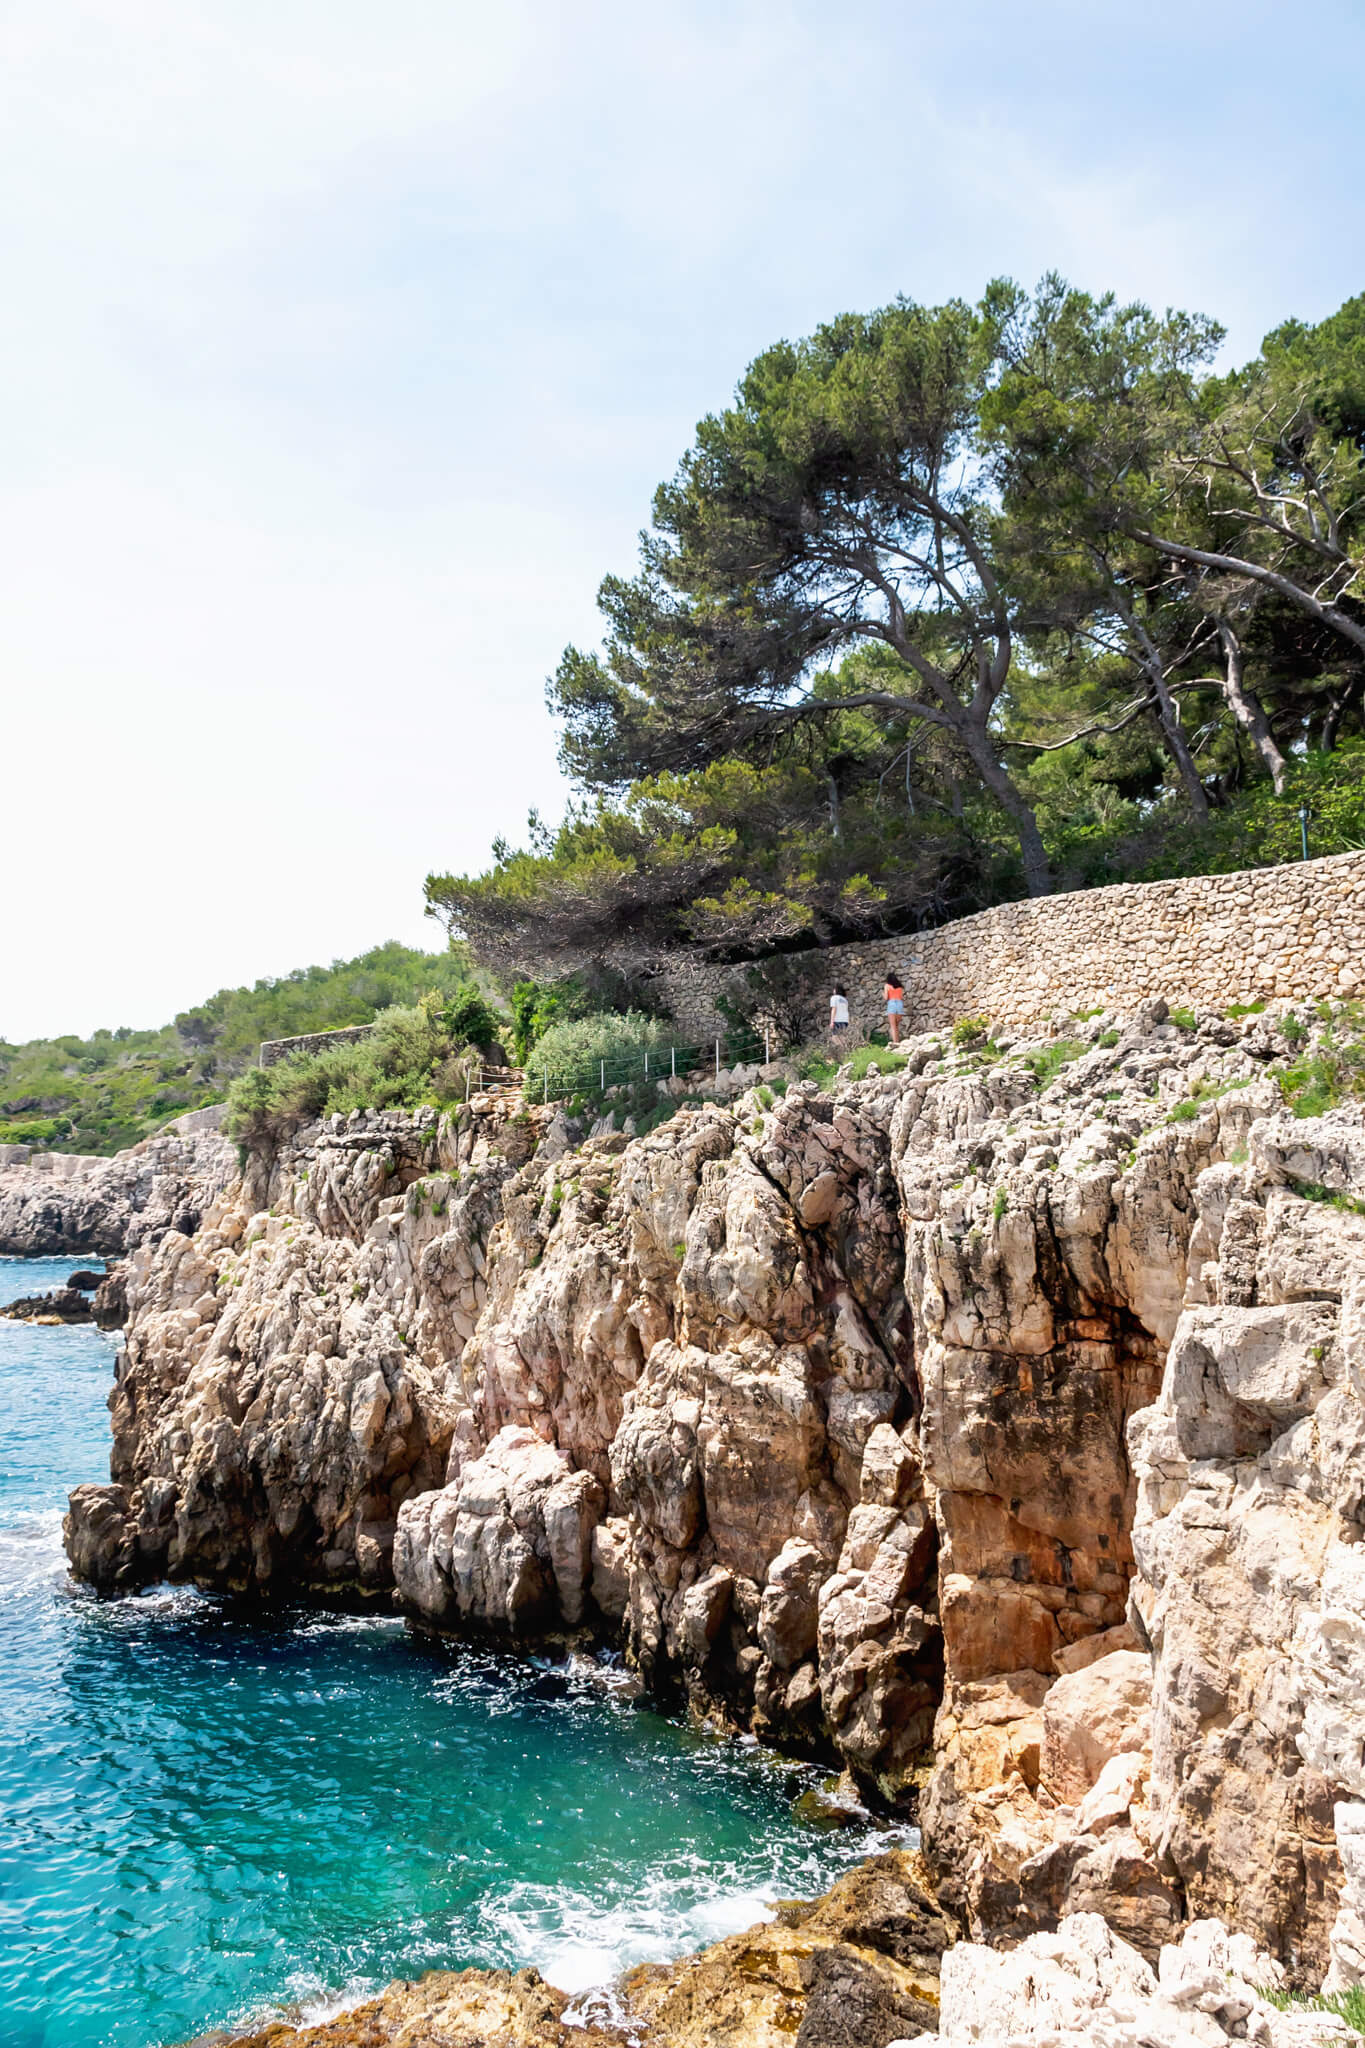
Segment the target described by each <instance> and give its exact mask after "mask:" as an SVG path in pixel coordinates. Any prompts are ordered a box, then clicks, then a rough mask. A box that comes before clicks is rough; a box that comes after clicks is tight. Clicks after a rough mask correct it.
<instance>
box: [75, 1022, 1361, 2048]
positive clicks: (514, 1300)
mask: <svg viewBox="0 0 1365 2048" xmlns="http://www.w3.org/2000/svg"><path fill="white" fill-rule="evenodd" d="M1066 1029H1067V1030H1068V1031H1069V1032H1071V1033H1072V1034H1073V1041H1072V1042H1071V1043H1070V1044H1064V1045H1058V1044H1056V1043H1052V1044H1048V1043H1047V1042H1043V1043H1034V1044H1025V1043H1022V1042H1021V1043H1008V1042H1006V1043H1002V1044H999V1045H996V1046H990V1047H987V1048H985V1049H983V1050H979V1051H975V1052H973V1051H970V1050H968V1051H958V1050H954V1049H953V1048H952V1046H951V1045H950V1044H949V1043H948V1042H947V1041H946V1040H945V1039H943V1038H937V1037H927V1038H922V1039H920V1040H917V1041H915V1042H914V1043H913V1044H912V1045H911V1047H910V1048H909V1054H908V1057H907V1060H906V1062H905V1071H904V1073H903V1074H898V1075H896V1076H893V1077H887V1078H872V1079H869V1080H868V1081H866V1082H863V1083H861V1084H851V1083H850V1084H847V1085H844V1086H841V1087H840V1088H839V1089H838V1090H837V1091H836V1092H835V1093H834V1094H833V1095H832V1096H828V1095H822V1094H820V1093H819V1091H818V1090H816V1089H815V1088H814V1087H813V1086H812V1085H809V1084H804V1085H797V1086H795V1087H793V1088H791V1089H789V1090H788V1091H787V1093H786V1094H785V1096H783V1097H781V1098H778V1099H774V1098H773V1097H772V1096H771V1095H770V1094H769V1093H768V1092H767V1091H763V1090H755V1091H753V1092H751V1093H750V1094H748V1095H746V1096H744V1097H742V1098H741V1099H740V1100H739V1101H738V1102H737V1103H735V1104H732V1105H730V1106H729V1107H721V1106H719V1105H708V1106H707V1107H705V1108H702V1109H700V1110H695V1111H682V1112H680V1113H679V1115H678V1116H677V1117H675V1118H674V1119H673V1121H672V1122H671V1123H669V1124H668V1125H666V1126H664V1127H663V1128H662V1129H660V1130H658V1131H655V1132H653V1133H652V1134H650V1135H649V1136H648V1137H646V1138H644V1139H641V1140H637V1141H633V1142H630V1143H627V1142H626V1141H625V1140H624V1139H623V1138H621V1137H620V1136H614V1137H608V1138H605V1139H597V1140H593V1141H589V1142H587V1143H582V1144H575V1143H574V1134H573V1133H572V1132H571V1131H569V1130H568V1129H567V1128H566V1127H565V1125H564V1124H563V1122H562V1119H555V1118H552V1117H551V1116H550V1115H549V1114H548V1113H547V1112H541V1111H536V1112H525V1113H523V1114H522V1116H521V1117H519V1118H515V1119H509V1118H508V1117H507V1116H506V1114H505V1111H501V1110H499V1109H498V1108H497V1106H496V1105H485V1106H483V1107H482V1108H480V1107H479V1105H477V1104H476V1105H475V1107H474V1108H473V1110H471V1111H470V1112H469V1113H462V1114H461V1115H460V1116H458V1117H456V1118H454V1119H437V1118H436V1116H435V1115H434V1113H433V1114H426V1113H422V1114H419V1115H417V1116H415V1117H407V1116H400V1115H396V1114H372V1115H369V1116H365V1115H357V1116H355V1117H352V1118H350V1119H347V1120H346V1121H344V1122H343V1121H342V1120H340V1119H332V1120H331V1122H330V1123H328V1124H327V1125H325V1126H321V1127H318V1126H314V1127H312V1128H310V1129H307V1130H302V1131H300V1132H299V1133H298V1134H297V1136H296V1139H295V1141H294V1143H293V1144H292V1145H291V1146H290V1147H289V1148H288V1149H287V1150H285V1151H284V1152H282V1153H281V1154H280V1155H279V1156H277V1157H274V1158H270V1159H264V1158H253V1159H251V1160H250V1161H248V1164H247V1170H246V1172H245V1175H244V1176H243V1177H241V1178H240V1179H238V1178H232V1179H230V1180H229V1181H228V1182H225V1183H223V1184H221V1185H218V1186H216V1187H211V1188H210V1189H209V1191H208V1192H206V1193H205V1195H204V1198H203V1200H202V1201H200V1200H199V1199H198V1197H197V1195H196V1197H195V1200H194V1204H193V1206H194V1207H195V1208H196V1209H197V1210H198V1217H197V1227H196V1228H194V1229H193V1230H179V1229H176V1228H169V1229H167V1230H166V1231H165V1232H164V1234H162V1235H161V1236H160V1237H159V1240H158V1241H156V1242H152V1241H151V1239H150V1237H149V1238H148V1239H147V1240H146V1241H144V1242H142V1243H141V1244H139V1245H138V1246H137V1247H136V1248H135V1249H134V1250H133V1251H132V1253H131V1255H130V1256H129V1257H128V1259H127V1260H126V1262H125V1265H124V1267H123V1269H122V1272H123V1279H124V1285H125V1290H126V1297H127V1305H128V1334H127V1346H126V1350H125V1352H124V1354H123V1356H122V1358H121V1361H120V1364H119V1368H118V1384H117V1387H116V1389H115V1392H114V1395H113V1397H112V1401H111V1408H112V1413H113V1423H114V1451H113V1459H112V1469H111V1478H112V1484H111V1485H109V1486H103V1487H100V1486H88V1487H82V1488H80V1489H78V1491H77V1492H76V1494H75V1495H73V1498H72V1504H71V1513H70V1515H69V1517H68V1524H67V1539H68V1549H69V1552H70V1555H71V1558H72V1562H73V1565H74V1566H75V1568H76V1569H77V1570H78V1571H79V1572H80V1573H81V1574H82V1575H83V1576H85V1577H87V1578H89V1579H90V1580H92V1581H93V1582H94V1583H95V1584H97V1585H100V1586H103V1587H105V1588H107V1589H110V1590H118V1589H120V1588H124V1587H130V1586H135V1585H137V1584H139V1583H144V1582H146V1581H148V1580H151V1579H154V1578H157V1577H159V1576H163V1575H169V1576H171V1577H173V1578H182V1579H190V1580H196V1581H198V1582H200V1583H202V1584H205V1585H211V1586H221V1587H232V1588H236V1589H242V1590H252V1591H256V1592H259V1593H263V1594H265V1593H273V1592H277V1591H291V1592H299V1591H303V1592H306V1593H309V1594H311V1595H314V1596H320V1597H327V1598H358V1597H359V1598H366V1597H367V1598H375V1599H390V1598H396V1599H397V1601H398V1602H399V1604H400V1605H401V1606H402V1607H403V1609H404V1610H405V1611H406V1612H407V1613H408V1614H409V1615H410V1616H411V1617H412V1618H413V1619H414V1620H415V1621H416V1622H418V1623H419V1624H420V1625H421V1626H424V1627H428V1628H434V1629H442V1630H447V1631H450V1632H452V1633H456V1634H474V1633H483V1634H486V1635H492V1636H494V1637H497V1638H500V1639H502V1640H506V1641H514V1642H515V1641H522V1642H526V1641H531V1640H544V1639H546V1638H551V1639H553V1638H555V1637H559V1638H564V1637H567V1636H572V1635H573V1634H574V1633H575V1632H579V1631H583V1632H587V1633H589V1634H593V1635H596V1636H598V1637H603V1636H605V1637H609V1638H612V1639H614V1640H617V1641H620V1642H621V1643H623V1644H624V1645H625V1647H626V1649H627V1652H628V1654H629V1656H630V1658H631V1660H632V1661H633V1663H634V1664H635V1665H636V1667H637V1668H638V1669H639V1670H640V1671H641V1672H642V1674H643V1675H644V1676H645V1677H646V1679H647V1680H648V1681H649V1682H650V1683H651V1684H652V1685H654V1686H655V1687H656V1688H658V1689H659V1690H661V1691H663V1692H665V1693H667V1692H669V1691H672V1692H674V1693H676V1694H677V1695H679V1696H682V1697H685V1698H686V1699H687V1700H688V1701H689V1702H690V1704H691V1705H692V1707H693V1709H694V1710H695V1711H697V1712H699V1713H703V1714H709V1715H713V1716H715V1717H717V1718H721V1719H724V1720H725V1721H727V1722H730V1723H733V1724H740V1725H744V1726H747V1727H751V1728H753V1729H755V1730H756V1731H757V1732H759V1733H760V1734H761V1735H763V1736H765V1737H766V1738H767V1739H770V1740H773V1741H776V1742H780V1743H783V1744H786V1745H790V1746H791V1747H793V1748H796V1749H799V1750H803V1751H805V1752H806V1753H808V1754H829V1755H831V1756H833V1757H835V1758H837V1759H838V1760H839V1761H841V1762H842V1763H843V1764H845V1765H846V1766H847V1767H848V1768H849V1769H851V1770H852V1771H853V1772H854V1773H855V1774H856V1776H857V1777H858V1779H859V1781H860V1782H861V1783H862V1785H863V1786H864V1787H866V1788H869V1789H870V1790H871V1791H873V1792H875V1794H876V1795H877V1796H879V1797H881V1798H883V1799H886V1800H890V1801H892V1802H906V1801H910V1800H912V1799H913V1798H914V1796H915V1794H916V1792H917V1791H918V1790H919V1788H921V1787H923V1792H922V1798H921V1799H920V1815H921V1822H922V1826H923V1831H924V1846H925V1852H926V1856H927V1858H928V1863H929V1866H930V1868H931V1870H932V1873H933V1876H934V1879H935V1882H936V1883H937V1885H938V1887H939V1895H940V1898H941V1900H942V1902H943V1905H944V1907H945V1909H946V1910H947V1911H948V1912H949V1913H950V1914H951V1915H952V1916H954V1917H955V1918H956V1919H957V1920H958V1921H959V1922H960V1923H961V1925H962V1927H963V1929H964V1932H965V1933H966V1934H967V1935H968V1936H970V1937H973V1938H986V1939H989V1940H991V1941H997V1942H999V1941H1004V1942H1012V1943H1017V1942H1020V1941H1023V1940H1025V1939H1026V1938H1028V1937H1030V1936H1031V1935H1033V1934H1035V1933H1038V1932H1039V1931H1044V1932H1048V1931H1055V1930H1057V1929H1058V1928H1059V1927H1060V1926H1061V1925H1062V1923H1063V1921H1065V1920H1068V1919H1070V1918H1071V1917H1073V1916H1075V1915H1077V1914H1080V1915H1082V1916H1084V1915H1086V1914H1089V1913H1092V1912H1096V1911H1098V1912H1101V1913H1103V1915H1104V1916H1105V1918H1106V1920H1107V1921H1108V1922H1109V1924H1110V1926H1111V1928H1112V1929H1113V1930H1114V1931H1115V1934H1116V1935H1117V1936H1121V1937H1123V1939H1124V1940H1126V1941H1127V1942H1130V1943H1131V1944H1132V1945H1133V1947H1134V1948H1135V1949H1136V1950H1137V1952H1138V1953H1139V1955H1140V1956H1141V1957H1142V1958H1145V1959H1146V1965H1147V1966H1155V1965H1156V1963H1157V1962H1158V1959H1159V1957H1160V1955H1161V1953H1162V1950H1163V1948H1166V1947H1169V1946H1170V1944H1171V1943H1172V1941H1173V1940H1174V1939H1176V1938H1177V1937H1178V1936H1179V1934H1180V1930H1181V1929H1182V1928H1183V1927H1184V1926H1186V1925H1187V1923H1189V1922H1190V1921H1192V1920H1200V1919H1205V1918H1208V1917H1210V1916H1215V1915H1216V1916H1218V1917H1219V1918H1220V1919H1222V1920H1224V1921H1226V1922H1227V1923H1228V1925H1229V1926H1232V1927H1234V1928H1238V1929H1241V1930H1243V1931H1244V1932H1245V1933H1246V1934H1247V1935H1248V1936H1250V1937H1251V1938H1252V1939H1253V1940H1254V1941H1255V1942H1256V1943H1257V1944H1258V1945H1259V1946H1260V1947H1261V1948H1263V1949H1265V1950H1267V1951H1268V1952H1269V1953H1270V1954H1271V1955H1272V1956H1273V1957H1275V1958H1276V1959H1277V1960H1278V1961H1279V1962H1280V1963H1281V1964H1282V1965H1283V1966H1284V1967H1285V1968H1286V1969H1287V1970H1288V1971H1289V1973H1290V1976H1291V1978H1292V1979H1293V1980H1294V1981H1295V1982H1298V1983H1303V1984H1314V1985H1315V1984H1317V1983H1318V1982H1319V1981H1320V1980H1321V1978H1322V1976H1323V1974H1324V1972H1326V1971H1328V1970H1329V1968H1330V1970H1331V1971H1332V1973H1333V1981H1334V1982H1338V1983H1345V1982H1354V1981H1356V1980H1357V1979H1359V1978H1360V1977H1362V1975H1365V1764H1362V1761H1361V1759H1362V1755H1365V1568H1362V1567H1361V1565H1360V1559H1361V1557H1362V1556H1365V1549H1363V1548H1362V1543H1361V1537H1362V1530H1365V1477H1363V1476H1362V1475H1365V1456H1363V1455H1362V1453H1363V1452H1365V1406H1362V1395H1363V1394H1365V1316H1363V1315H1362V1304H1363V1303H1365V1259H1363V1258H1362V1253H1363V1252H1365V1215H1362V1214H1361V1213H1359V1205H1360V1204H1362V1203H1363V1202H1365V1123H1362V1118H1361V1115H1360V1113H1359V1110H1358V1108H1356V1107H1355V1106H1352V1107H1350V1108H1347V1109H1342V1110H1336V1111H1333V1112H1332V1113H1331V1114H1329V1115H1328V1116H1325V1117H1322V1118H1320V1119H1316V1120H1309V1121H1297V1120H1295V1119H1293V1118H1290V1117H1288V1116H1287V1115H1286V1114H1284V1112H1283V1109H1282V1104H1281V1097H1280V1091H1279V1088H1278V1084H1277V1082H1276V1079H1275V1069H1276V1066H1277V1064H1283V1063H1284V1062H1285V1061H1286V1060H1287V1059H1288V1057H1289V1056H1290V1053H1291V1050H1292V1041H1291V1040H1290V1039H1288V1038H1286V1037H1285V1036H1284V1035H1283V1034H1282V1033H1281V1031H1280V1030H1279V1028H1278V1024H1277V1020H1276V1019H1275V1018H1274V1017H1273V1016H1253V1017H1248V1018H1245V1019H1243V1020H1240V1021H1231V1020H1229V1019H1227V1018H1225V1017H1222V1016H1219V1015H1216V1014H1213V1013H1209V1014H1207V1015H1204V1016H1202V1017H1200V1018H1199V1019H1198V1020H1197V1021H1195V1022H1193V1023H1190V1024H1189V1025H1188V1026H1181V1025H1178V1024H1177V1023H1175V1022H1174V1021H1171V1020H1169V1019H1168V1018H1167V1016H1166V1013H1165V1009H1164V1006H1163V1005H1161V1004H1153V1005H1148V1006H1147V1007H1146V1008H1145V1009H1144V1010H1143V1011H1141V1012H1139V1013H1138V1014H1137V1015H1136V1016H1134V1017H1131V1018H1126V1019H1125V1018H1111V1017H1107V1016H1101V1017H1096V1018H1093V1019H1091V1020H1089V1021H1088V1022H1086V1023H1084V1024H1081V1025H1078V1024H1076V1022H1075V1021H1074V1020H1072V1021H1071V1022H1070V1023H1069V1024H1068V1025H1067V1027H1066ZM556 2023H557V2022H556ZM547 2024H548V2022H547ZM376 2038H384V2037H382V2036H378V2037H376ZM395 2038H397V2037H395ZM412 2038H413V2039H414V2040H416V2039H420V2038H423V2037H422V2036H421V2035H414V2036H413V2037H412ZM433 2038H438V2037H437V2036H434V2037H433ZM547 2038H549V2037H547ZM833 2038H837V2037H833Z"/></svg>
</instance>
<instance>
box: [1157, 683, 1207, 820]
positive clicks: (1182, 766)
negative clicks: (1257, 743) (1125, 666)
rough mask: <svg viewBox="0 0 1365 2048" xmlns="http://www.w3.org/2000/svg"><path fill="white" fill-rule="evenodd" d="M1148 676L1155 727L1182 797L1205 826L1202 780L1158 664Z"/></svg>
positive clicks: (1175, 706) (1205, 799)
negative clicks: (1175, 772) (1167, 750)
mask: <svg viewBox="0 0 1365 2048" xmlns="http://www.w3.org/2000/svg"><path fill="white" fill-rule="evenodd" d="M1147 673H1148V675H1149V677H1150V678H1151V683H1152V688H1153V689H1154V690H1155V692H1156V703H1157V723H1158V724H1159V725H1160V727H1161V733H1162V737H1163V739H1164V740H1165V742H1166V745H1167V746H1168V747H1169V748H1170V750H1171V759H1172V760H1173V761H1174V762H1175V765H1176V767H1177V768H1178V769H1179V771H1180V780H1181V781H1182V782H1183V783H1184V785H1185V794H1186V796H1187V797H1188V798H1189V800H1190V809H1191V810H1192V811H1193V812H1194V815H1195V817H1196V818H1198V820H1199V822H1200V824H1201V825H1202V824H1204V823H1205V822H1206V821H1207V819H1208V815H1209V797H1208V791H1207V790H1206V789H1205V787H1204V782H1203V777H1202V776H1201V775H1200V773H1199V770H1198V769H1197V768H1196V767H1195V765H1194V756H1193V754H1192V753H1191V752H1190V750H1189V747H1188V746H1187V745H1186V743H1185V733H1184V729H1183V727H1182V726H1181V723H1180V706H1179V705H1178V704H1177V703H1176V701H1175V699H1174V697H1173V696H1172V695H1171V693H1170V691H1169V690H1168V689H1167V687H1166V677H1165V674H1164V673H1163V671H1162V668H1161V664H1160V662H1149V663H1148V664H1147Z"/></svg>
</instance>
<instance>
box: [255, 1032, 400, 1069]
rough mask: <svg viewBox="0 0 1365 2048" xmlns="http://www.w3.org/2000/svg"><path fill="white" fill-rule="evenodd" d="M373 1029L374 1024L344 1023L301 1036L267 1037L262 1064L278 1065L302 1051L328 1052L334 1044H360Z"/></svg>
mask: <svg viewBox="0 0 1365 2048" xmlns="http://www.w3.org/2000/svg"><path fill="white" fill-rule="evenodd" d="M373 1031H374V1026H373V1024H344V1025H342V1026H341V1027H340V1029H338V1030H336V1031H305V1032H304V1033H303V1034H302V1036H301V1037H299V1038H267V1039H266V1041H265V1043H264V1045H262V1047H261V1056H260V1065H261V1066H263V1067H277V1066H278V1065H279V1063H280V1061H281V1060H292V1059H294V1058H296V1057H297V1056H298V1054H300V1053H315V1052H326V1051H327V1050H328V1048H329V1047H330V1046H334V1045H358V1044H359V1042H360V1040H361V1039H362V1038H369V1037H370V1036H371V1034H372V1033H373Z"/></svg>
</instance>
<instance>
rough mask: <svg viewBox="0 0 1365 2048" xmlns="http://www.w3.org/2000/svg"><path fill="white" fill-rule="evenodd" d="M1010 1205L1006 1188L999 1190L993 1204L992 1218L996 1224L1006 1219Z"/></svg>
mask: <svg viewBox="0 0 1365 2048" xmlns="http://www.w3.org/2000/svg"><path fill="white" fill-rule="evenodd" d="M1009 1205H1010V1198H1009V1192H1008V1190H1007V1189H1005V1188H997V1189H996V1191H995V1200H994V1201H993V1202H992V1204H991V1216H992V1219H993V1220H994V1221H995V1222H996V1223H999V1222H1000V1221H1001V1219H1002V1218H1003V1217H1004V1215H1005V1212H1006V1210H1007V1209H1008V1208H1009Z"/></svg>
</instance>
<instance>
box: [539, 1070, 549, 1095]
mask: <svg viewBox="0 0 1365 2048" xmlns="http://www.w3.org/2000/svg"><path fill="white" fill-rule="evenodd" d="M540 1078H541V1080H542V1081H543V1082H544V1084H545V1095H544V1100H545V1101H546V1102H548V1101H549V1099H550V1069H549V1068H548V1067H542V1068H541V1072H540Z"/></svg>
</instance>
